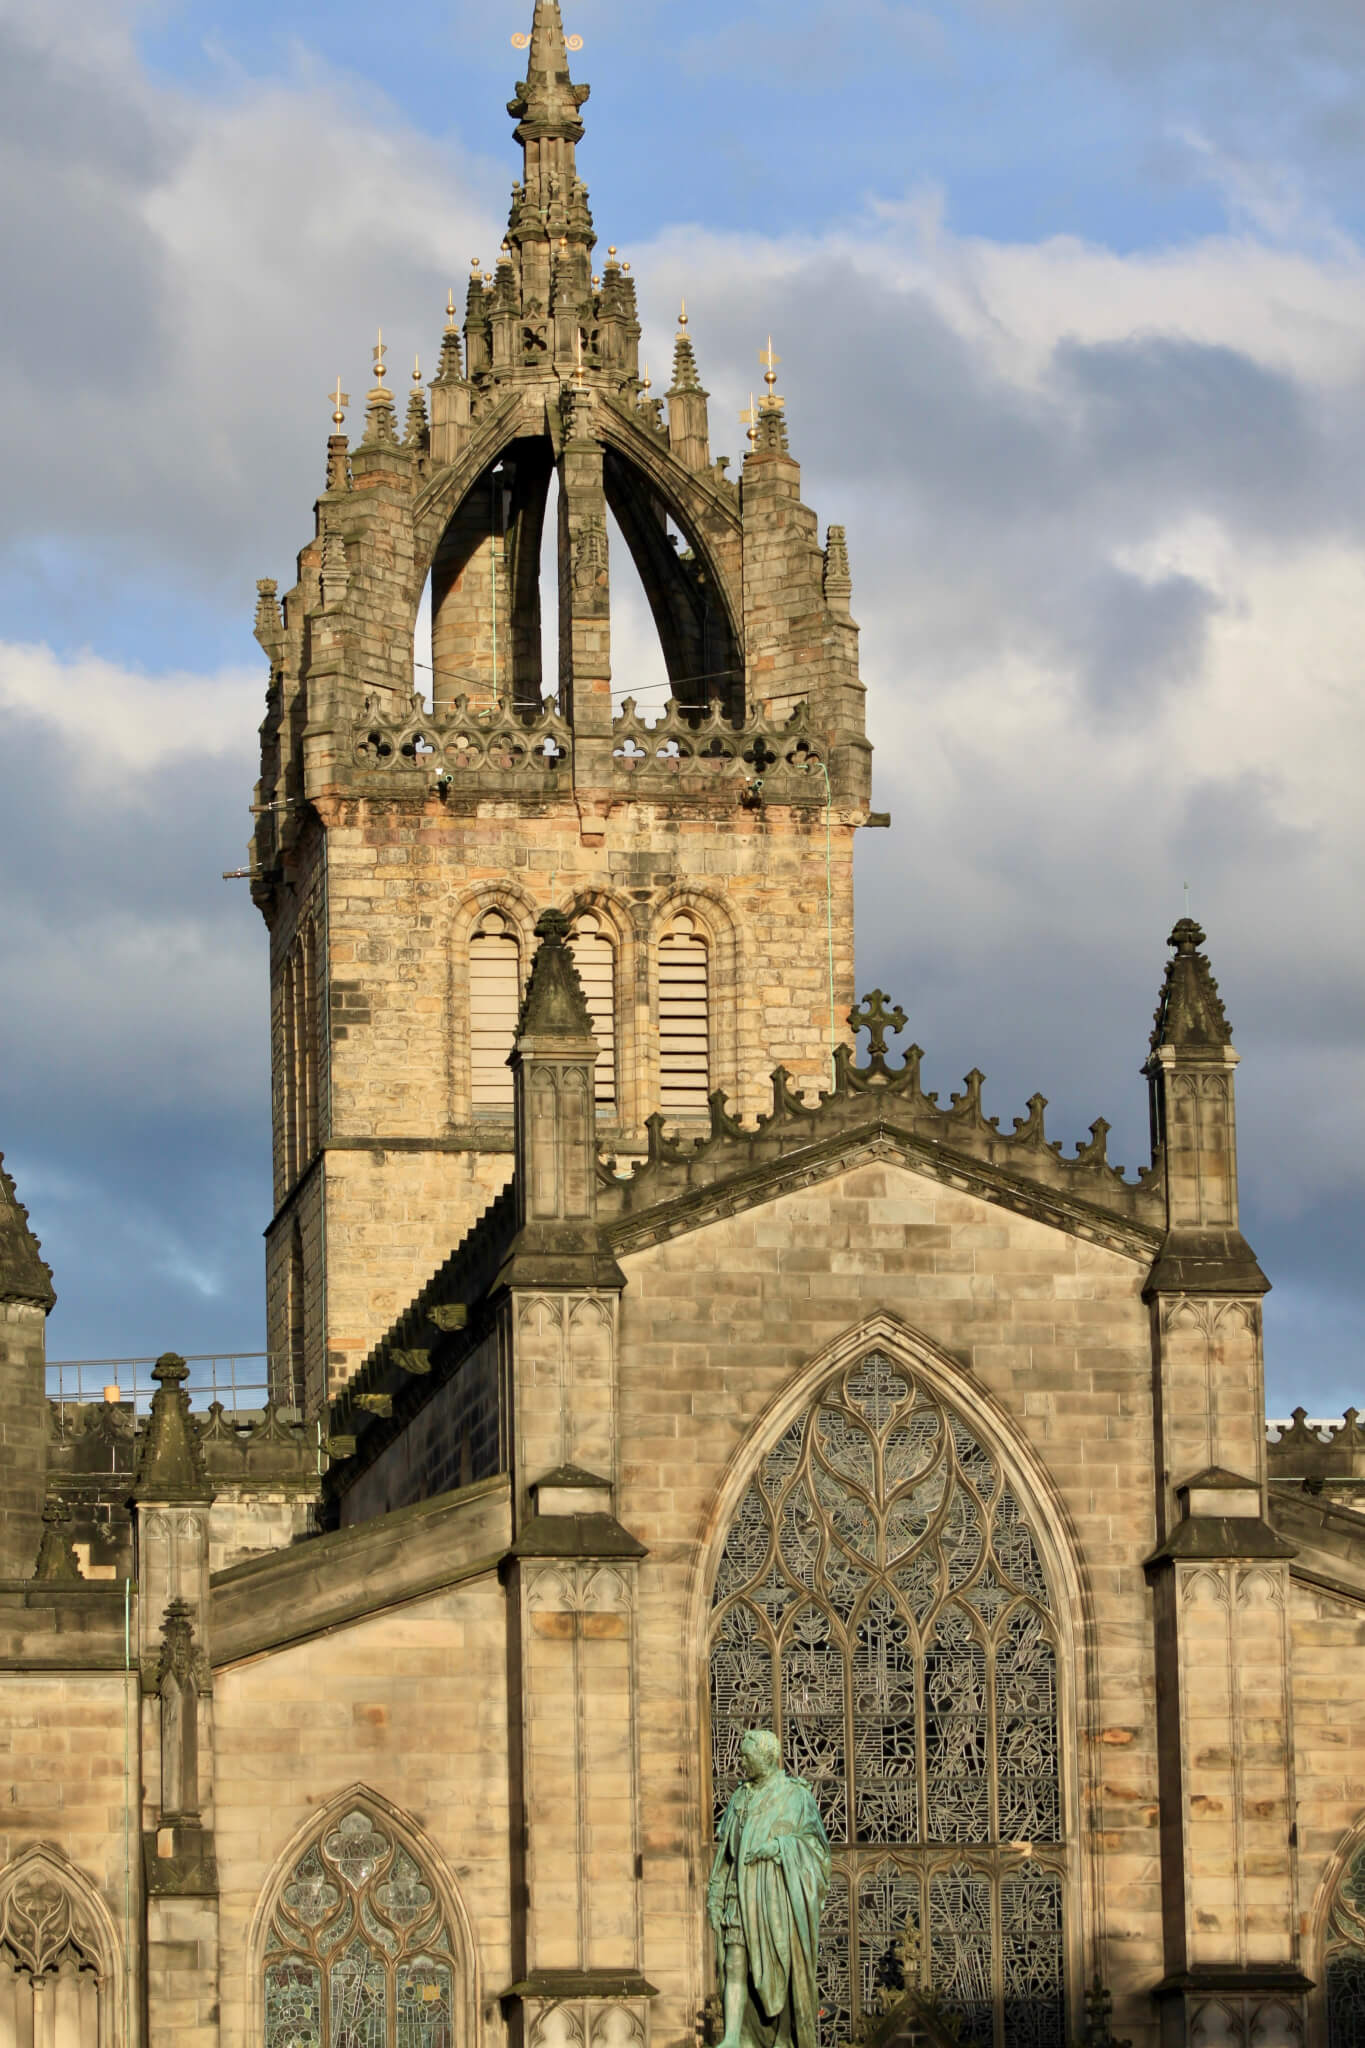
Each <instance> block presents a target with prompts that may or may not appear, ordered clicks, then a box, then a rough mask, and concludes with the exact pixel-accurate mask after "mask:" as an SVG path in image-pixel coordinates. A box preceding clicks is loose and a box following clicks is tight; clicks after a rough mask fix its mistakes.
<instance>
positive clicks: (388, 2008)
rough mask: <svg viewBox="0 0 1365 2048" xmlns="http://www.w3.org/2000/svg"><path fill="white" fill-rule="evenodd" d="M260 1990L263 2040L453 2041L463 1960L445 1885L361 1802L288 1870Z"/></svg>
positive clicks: (387, 2047) (289, 2047)
mask: <svg viewBox="0 0 1365 2048" xmlns="http://www.w3.org/2000/svg"><path fill="white" fill-rule="evenodd" d="M262 1988H263V1991H264V2002H265V2048H452V2043H453V2041H454V2032H455V1990H456V1976H455V1959H454V1954H453V1952H452V1949H451V1942H450V1934H449V1930H448V1929H447V1927H446V1924H445V1918H444V1915H443V1913H442V1910H441V1904H440V1900H439V1899H438V1897H437V1894H436V1889H435V1887H434V1885H432V1884H431V1883H430V1881H429V1880H428V1878H427V1877H426V1875H425V1873H424V1872H423V1870H422V1869H421V1866H420V1865H419V1864H418V1863H417V1862H416V1861H415V1860H414V1858H413V1857H412V1856H410V1855H409V1854H408V1852H407V1850H406V1849H404V1848H403V1846H402V1845H401V1843H398V1842H396V1841H394V1839H393V1837H392V1836H391V1835H389V1834H388V1833H386V1832H385V1831H384V1830H383V1829H382V1828H379V1827H377V1826H376V1825H375V1823H374V1822H373V1821H372V1820H371V1818H370V1816H369V1814H367V1813H365V1812H364V1811H362V1810H361V1809H359V1808H357V1809H356V1810H355V1811H354V1812H352V1813H348V1814H347V1815H346V1817H345V1819H344V1820H342V1821H341V1823H340V1824H339V1826H337V1827H335V1828H333V1829H331V1830H330V1831H328V1832H326V1833H324V1834H323V1836H322V1838H321V1839H320V1840H319V1841H316V1842H314V1844H313V1846H312V1847H311V1848H310V1849H308V1850H306V1851H305V1852H304V1854H303V1855H302V1856H301V1857H300V1858H299V1860H298V1862H297V1863H296V1864H295V1865H294V1868H293V1871H292V1872H291V1874H290V1876H289V1877H288V1878H287V1879H286V1880H285V1883H284V1887H283V1889H282V1890H281V1892H280V1896H279V1899H278V1900H277V1902H276V1906H275V1911H274V1915H273V1917H272V1919H271V1923H270V1933H269V1936H268V1939H267V1945H266V1958H265V1981H264V1985H263V1987H262Z"/></svg>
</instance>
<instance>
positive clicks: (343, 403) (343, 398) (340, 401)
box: [327, 377, 351, 427]
mask: <svg viewBox="0 0 1365 2048" xmlns="http://www.w3.org/2000/svg"><path fill="white" fill-rule="evenodd" d="M327 396H328V397H329V398H330V399H331V401H332V425H333V426H334V427H341V426H344V425H345V424H346V413H345V408H346V407H347V406H348V405H349V404H350V402H351V394H350V392H349V391H343V390H342V388H341V379H340V377H338V378H337V388H336V390H335V391H329V392H328V393H327Z"/></svg>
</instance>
